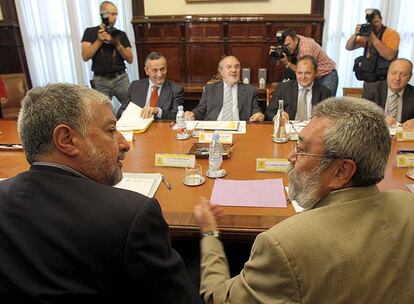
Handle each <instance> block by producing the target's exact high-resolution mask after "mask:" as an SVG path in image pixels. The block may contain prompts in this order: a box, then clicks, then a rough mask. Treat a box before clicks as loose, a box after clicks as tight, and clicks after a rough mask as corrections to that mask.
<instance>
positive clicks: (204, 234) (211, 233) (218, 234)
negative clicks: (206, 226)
mask: <svg viewBox="0 0 414 304" xmlns="http://www.w3.org/2000/svg"><path fill="white" fill-rule="evenodd" d="M201 235H202V237H205V236H210V235H211V236H215V237H216V238H218V237H220V231H218V230H213V231H207V232H203V233H201Z"/></svg>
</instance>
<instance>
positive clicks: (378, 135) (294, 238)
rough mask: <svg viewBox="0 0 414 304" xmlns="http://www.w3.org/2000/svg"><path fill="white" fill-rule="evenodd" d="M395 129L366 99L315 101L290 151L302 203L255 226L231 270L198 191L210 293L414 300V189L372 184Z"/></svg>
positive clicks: (232, 299)
mask: <svg viewBox="0 0 414 304" xmlns="http://www.w3.org/2000/svg"><path fill="white" fill-rule="evenodd" d="M390 150H391V138H390V134H389V131H388V128H387V126H386V124H385V121H384V115H383V113H382V110H381V109H380V108H379V107H378V106H377V105H375V104H374V103H371V102H368V101H366V100H363V99H358V98H351V97H344V98H330V99H327V100H326V101H323V102H322V103H320V104H318V105H317V106H316V107H315V108H314V110H313V113H312V119H311V120H310V122H309V124H308V125H307V126H306V127H305V128H304V129H303V130H302V132H301V133H300V135H299V141H298V142H297V144H296V147H295V149H294V151H293V152H291V153H290V155H289V156H288V159H289V161H290V162H291V167H290V169H289V195H290V198H291V199H292V200H296V201H297V202H298V204H299V205H301V206H302V207H304V208H305V211H304V212H302V213H300V214H297V215H294V216H292V217H290V218H288V219H286V220H284V221H283V222H281V223H279V224H277V225H275V226H273V227H272V228H270V229H269V230H268V231H265V232H263V233H261V234H259V235H258V236H257V238H256V240H255V242H254V244H253V247H252V251H251V255H250V259H249V260H248V261H247V262H246V264H245V265H244V269H243V270H242V271H241V273H240V274H239V275H238V276H236V277H233V278H230V276H229V272H228V264H227V260H226V255H225V253H224V251H223V246H222V243H221V241H220V239H219V238H218V237H216V235H218V224H217V221H216V219H215V216H214V214H217V211H219V210H218V207H210V205H209V202H208V201H207V200H205V199H204V200H201V201H200V202H199V203H198V204H197V205H196V207H195V208H194V216H195V219H196V221H197V222H198V225H199V226H200V229H201V232H202V233H203V237H202V240H201V273H202V274H201V287H200V290H201V294H202V296H203V297H204V300H205V302H206V303H224V302H225V303H414V289H413V286H414V275H413V271H412V265H414V243H413V239H414V195H413V194H412V193H409V192H405V191H399V190H393V191H380V190H379V189H378V187H377V183H379V182H380V181H381V180H382V179H383V178H384V171H385V168H386V165H387V160H388V155H389V153H390Z"/></svg>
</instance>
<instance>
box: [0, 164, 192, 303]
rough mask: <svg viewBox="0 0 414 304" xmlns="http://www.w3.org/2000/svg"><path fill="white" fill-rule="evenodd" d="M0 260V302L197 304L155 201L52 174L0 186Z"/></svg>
mask: <svg viewBox="0 0 414 304" xmlns="http://www.w3.org/2000/svg"><path fill="white" fill-rule="evenodd" d="M0 261H1V263H0V294H1V297H2V302H3V300H4V299H5V298H7V300H10V301H11V302H13V301H12V300H11V298H12V297H14V296H21V297H23V296H27V297H30V298H31V300H32V301H33V299H36V300H37V301H39V300H42V301H44V303H46V302H47V303H63V302H65V303H79V302H87V301H90V302H89V303H98V302H99V303H106V302H110V301H113V302H112V303H124V301H125V303H129V302H130V301H127V298H128V297H129V298H130V299H131V300H132V301H136V303H196V301H197V293H196V291H195V290H193V288H192V285H191V282H190V280H189V278H188V275H187V273H186V272H185V266H184V264H183V261H182V259H181V257H180V256H179V255H178V253H177V252H175V251H174V250H173V249H172V248H171V241H170V236H169V232H168V225H167V223H166V222H165V221H164V219H163V217H162V213H161V209H160V206H159V204H158V202H157V200H156V199H149V198H147V197H145V196H143V195H141V194H138V193H135V192H132V191H127V190H122V189H118V188H114V187H109V186H106V185H102V184H99V183H96V182H94V181H91V180H88V179H86V178H82V177H78V176H75V175H72V174H71V173H68V172H67V171H64V170H62V169H58V168H54V167H48V166H38V165H37V166H32V167H31V168H30V171H28V172H24V173H21V174H19V175H17V176H16V177H14V178H11V179H8V180H5V181H2V182H0ZM27 302H28V301H27V299H25V301H24V303H27ZM4 303H9V302H7V301H5V302H4Z"/></svg>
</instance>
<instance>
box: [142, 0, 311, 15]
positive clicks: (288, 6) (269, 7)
mask: <svg viewBox="0 0 414 304" xmlns="http://www.w3.org/2000/svg"><path fill="white" fill-rule="evenodd" d="M144 8H145V15H146V16H154V15H162V16H172V15H243V14H249V15H250V14H310V12H311V0H293V1H289V0H249V1H243V0H242V1H240V0H239V1H237V0H234V1H232V0H217V1H211V2H208V1H207V2H192V3H187V2H186V1H185V0H144Z"/></svg>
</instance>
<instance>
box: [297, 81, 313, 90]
mask: <svg viewBox="0 0 414 304" xmlns="http://www.w3.org/2000/svg"><path fill="white" fill-rule="evenodd" d="M314 83H315V82H312V84H311V85H310V86H307V87H303V86H301V85H300V83H299V82H298V87H299V91H300V90H302V89H303V88H308V89H309V91H312V88H313V84H314Z"/></svg>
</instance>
